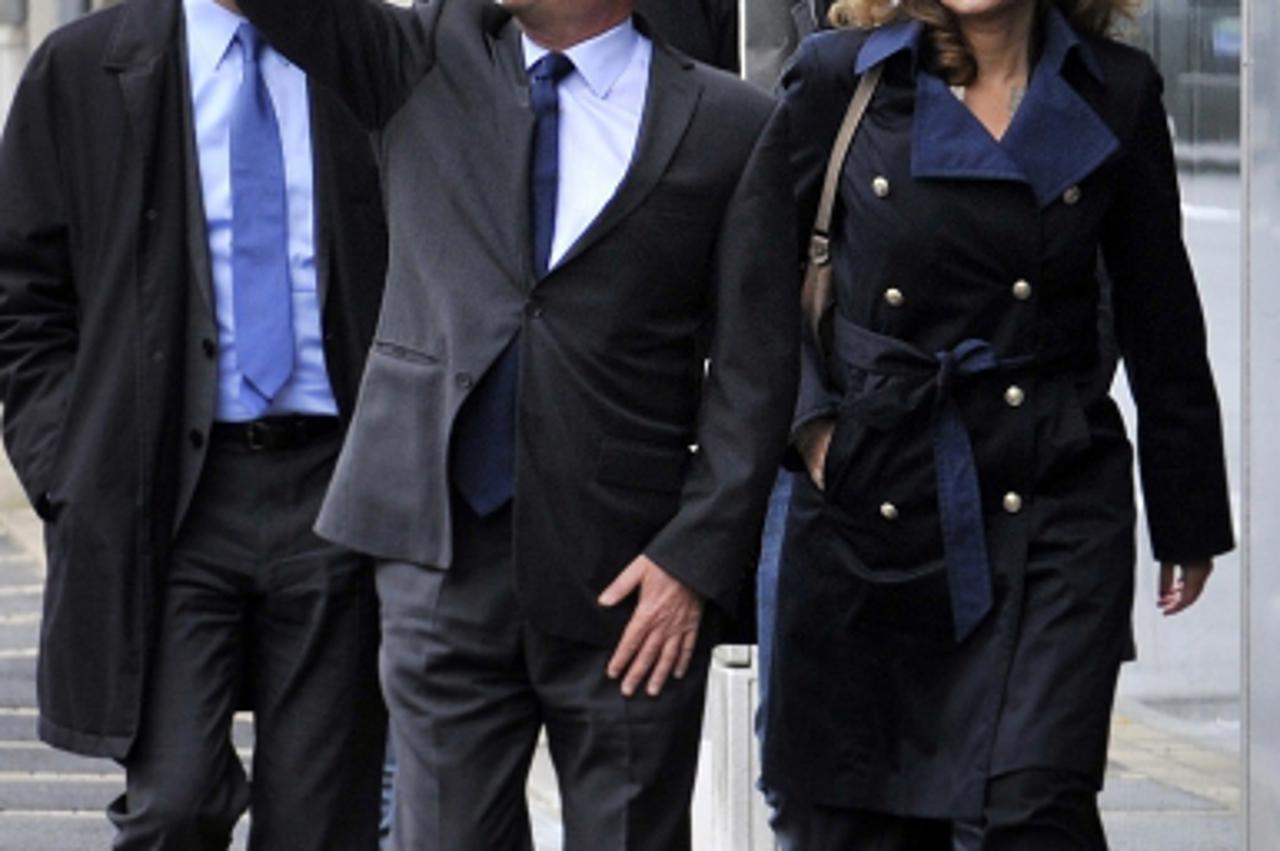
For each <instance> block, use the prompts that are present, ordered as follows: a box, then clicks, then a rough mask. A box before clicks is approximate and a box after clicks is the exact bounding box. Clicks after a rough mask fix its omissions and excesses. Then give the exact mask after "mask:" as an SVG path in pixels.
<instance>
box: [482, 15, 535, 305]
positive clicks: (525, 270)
mask: <svg viewBox="0 0 1280 851" xmlns="http://www.w3.org/2000/svg"><path fill="white" fill-rule="evenodd" d="M489 48H490V52H491V56H492V58H493V70H494V79H495V89H496V95H497V96H496V97H494V98H493V99H492V103H493V109H494V115H493V126H494V127H495V128H496V130H497V133H496V138H495V140H494V141H495V143H496V147H495V148H494V149H492V150H493V155H492V156H488V157H486V170H487V171H488V172H489V173H490V174H491V175H492V180H493V184H492V185H493V188H494V193H493V194H492V195H490V196H489V200H490V201H491V202H492V203H493V204H494V209H492V210H491V211H490V215H489V220H490V221H491V222H493V223H495V224H500V226H501V228H502V232H501V234H500V239H501V241H502V251H503V256H505V257H508V258H510V259H511V261H512V262H513V263H514V264H515V271H516V274H515V275H514V276H512V281H513V283H515V284H516V285H517V286H519V287H520V288H521V291H522V292H527V291H528V290H529V289H532V288H533V284H534V277H533V249H532V242H533V240H532V238H531V237H530V234H531V233H532V225H531V222H530V220H529V159H530V156H531V155H532V150H533V112H532V111H531V110H530V108H529V77H528V75H527V74H526V72H525V67H524V50H523V49H522V48H521V45H520V27H519V26H518V25H517V24H516V22H515V20H514V19H511V18H509V17H508V18H505V20H504V19H498V21H497V22H496V23H495V25H494V26H493V28H492V29H491V30H490V36H489Z"/></svg>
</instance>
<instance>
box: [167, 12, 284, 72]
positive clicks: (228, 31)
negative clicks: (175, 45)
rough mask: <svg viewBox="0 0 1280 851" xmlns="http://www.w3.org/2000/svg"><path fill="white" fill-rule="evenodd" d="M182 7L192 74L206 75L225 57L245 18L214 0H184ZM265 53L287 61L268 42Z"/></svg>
mask: <svg viewBox="0 0 1280 851" xmlns="http://www.w3.org/2000/svg"><path fill="white" fill-rule="evenodd" d="M182 6H183V10H184V12H185V14H186V25H187V49H188V50H189V52H190V62H191V69H192V73H193V74H194V75H196V76H199V77H207V76H209V75H211V74H213V72H214V71H216V70H217V69H218V66H220V65H221V64H222V60H224V59H226V57H227V54H228V53H229V52H230V50H231V47H232V43H233V41H234V39H235V37H236V30H237V29H239V27H240V25H241V24H243V23H244V22H245V20H246V19H245V18H244V17H242V16H240V15H237V14H236V13H235V12H232V11H231V10H230V9H228V8H227V7H225V6H222V5H220V4H218V3H217V2H215V0H183V2H182ZM266 54H267V55H268V56H274V57H276V58H277V59H278V61H280V62H281V63H283V64H288V62H287V60H285V58H284V57H283V56H281V55H280V54H278V53H276V52H275V51H274V50H273V49H271V47H270V46H269V45H268V46H267V48H266Z"/></svg>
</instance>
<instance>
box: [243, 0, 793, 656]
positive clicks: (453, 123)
mask: <svg viewBox="0 0 1280 851" xmlns="http://www.w3.org/2000/svg"><path fill="white" fill-rule="evenodd" d="M242 5H243V7H244V8H245V9H246V10H247V12H248V14H249V16H250V18H251V19H254V20H255V22H256V23H257V24H258V25H259V26H260V27H261V28H262V29H263V30H264V31H265V32H266V33H268V34H269V35H270V36H271V38H272V40H273V42H274V43H276V44H278V45H280V46H281V49H282V50H284V52H285V53H286V54H288V55H290V56H291V57H292V58H293V59H294V60H295V61H297V62H298V63H299V64H300V65H301V66H302V67H304V68H306V69H308V71H309V72H310V73H312V74H313V75H314V76H315V77H316V78H318V79H321V80H325V81H329V82H330V83H331V84H332V85H334V86H335V87H336V88H337V90H339V91H340V92H341V93H342V95H343V97H344V98H345V100H346V102H347V103H348V104H349V105H350V106H351V108H352V109H353V111H354V112H355V113H356V114H357V115H359V116H360V118H361V119H362V120H363V121H364V122H365V123H366V125H367V126H368V127H370V128H373V129H376V130H378V131H379V132H380V135H381V162H382V167H383V181H384V186H385V191H386V195H387V205H388V221H389V223H390V228H391V265H390V270H389V274H388V281H387V294H386V302H385V304H384V309H383V311H382V316H381V319H380V321H379V324H378V331H377V338H376V340H375V342H374V348H373V352H372V353H371V355H370V359H369V365H368V368H367V370H366V372H365V377H364V383H363V385H362V387H361V391H360V400H359V403H358V405H357V408H356V415H355V420H354V422H353V424H352V429H351V432H350V434H349V435H348V438H347V442H346V446H345V448H344V451H343V453H342V456H341V457H340V459H339V461H338V469H337V472H336V473H335V476H334V481H333V485H332V487H331V488H330V492H329V498H328V500H327V502H326V504H325V507H324V509H323V510H322V512H321V517H320V523H319V526H318V529H319V531H320V532H321V534H322V535H325V536H326V537H329V538H331V539H332V540H334V541H336V542H338V543H341V544H345V545H347V546H349V547H351V548H353V549H356V550H360V551H363V552H366V553H370V554H372V555H374V556H377V557H379V558H383V559H392V560H402V561H410V562H415V563H418V564H425V565H435V566H439V567H447V566H448V565H449V564H450V562H451V560H452V555H453V547H452V537H451V522H450V496H449V466H448V458H449V440H450V435H451V432H452V429H453V427H454V424H455V418H456V415H457V413H458V410H459V408H460V407H461V405H462V404H463V402H464V401H465V400H466V399H467V397H468V394H469V393H470V392H471V390H472V389H473V388H474V387H475V385H476V382H477V380H478V379H479V378H480V377H481V376H482V375H484V373H485V371H486V370H487V369H488V368H489V366H490V364H492V363H493V362H494V360H495V358H496V357H497V356H498V354H499V353H500V352H502V351H503V349H504V347H505V346H507V344H508V343H509V342H510V341H511V340H512V339H513V337H515V335H516V334H517V332H518V333H519V345H520V347H521V348H520V369H521V372H520V377H519V424H518V434H517V461H516V495H515V509H514V510H515V519H514V524H515V532H514V534H515V554H514V559H515V569H516V578H517V583H518V586H519V593H520V599H521V602H522V604H523V606H524V608H525V611H526V612H527V613H528V616H529V617H530V618H531V619H532V620H533V621H534V622H535V623H536V624H538V625H539V627H540V628H542V629H545V630H547V631H548V632H551V633H554V634H557V635H561V636H565V637H569V638H575V639H578V640H582V641H587V642H592V643H601V644H607V643H611V642H613V641H615V640H616V639H617V636H618V634H619V632H620V630H621V628H622V626H623V624H624V623H625V620H626V618H627V617H628V614H629V613H628V612H626V611H622V610H610V611H604V610H601V609H600V607H599V606H597V605H596V603H595V599H596V596H597V595H598V594H599V592H600V591H601V590H602V589H603V588H604V587H605V586H606V585H607V584H608V583H609V582H611V581H612V580H613V579H614V578H615V577H616V576H617V574H618V573H619V572H620V571H621V570H622V569H623V568H624V567H626V565H627V564H628V563H629V562H630V561H631V560H632V559H633V558H635V557H636V556H637V555H638V554H640V553H641V552H645V553H647V554H648V555H649V556H650V557H652V558H653V559H654V560H655V561H656V562H657V563H658V564H660V565H662V566H663V567H664V568H666V569H667V570H668V571H670V572H671V573H672V574H674V575H675V576H676V577H678V578H679V579H681V580H682V581H684V582H685V583H686V584H688V585H689V586H691V587H692V588H693V589H695V590H696V591H698V592H699V593H701V594H702V595H703V596H704V597H706V598H708V599H709V600H711V601H712V602H714V603H718V604H720V606H721V607H722V608H732V607H733V605H734V602H735V600H736V597H737V591H738V586H739V584H740V582H741V580H742V577H743V576H744V573H745V569H746V567H747V565H748V564H749V562H750V561H751V559H752V554H753V551H754V548H755V541H756V538H757V533H758V531H759V526H760V522H761V519H762V517H763V511H764V507H765V501H766V497H767V495H768V492H769V488H770V485H771V484H772V479H773V476H774V467H775V465H776V464H777V462H778V459H779V456H780V452H781V448H782V446H783V445H784V443H785V437H786V431H787V424H786V420H787V419H788V416H787V413H786V412H785V411H784V410H783V409H784V408H786V407H787V406H788V405H789V404H790V402H791V400H792V399H793V398H794V390H795V379H796V363H797V351H798V344H797V327H798V325H797V323H798V321H799V320H798V318H797V311H798V307H797V300H796V294H797V291H798V283H797V281H796V267H795V263H794V261H793V258H792V256H791V252H790V250H789V248H790V234H791V233H792V232H793V231H794V216H793V214H792V205H791V197H790V191H789V188H788V187H787V185H786V174H785V167H786V164H785V159H784V152H783V151H781V150H780V149H765V148H760V149H755V143H756V139H757V136H758V133H759V131H760V129H761V128H762V127H763V125H764V123H765V121H766V119H767V118H768V116H769V114H770V111H771V109H772V103H771V101H770V99H769V98H768V97H766V96H765V95H763V94H761V93H759V92H757V91H755V90H754V89H752V88H751V87H750V86H748V85H747V84H745V83H743V82H741V81H739V80H737V79H735V78H733V77H731V76H729V75H727V74H724V73H722V72H719V71H714V70H711V69H709V68H707V67H705V66H703V65H699V64H697V63H694V62H692V61H690V60H689V59H687V58H685V57H684V56H682V55H680V54H678V53H676V52H674V51H673V50H672V49H670V48H668V47H667V46H665V45H664V44H663V43H661V42H660V41H659V42H657V43H656V44H655V47H654V52H653V62H652V67H651V75H652V76H651V80H650V85H649V92H648V99H647V102H646V106H645V114H644V116H643V120H642V125H641V129H640V136H639V140H638V143H637V149H636V153H635V155H634V158H633V161H632V163H631V166H630V168H629V170H628V172H627V174H626V177H625V179H624V181H623V183H622V185H621V186H620V187H619V188H618V191H617V193H616V194H615V196H614V197H613V198H612V200H610V202H609V203H608V205H607V206H606V207H605V208H604V210H603V211H602V212H601V213H600V215H599V217H598V218H597V219H596V220H595V221H594V222H593V223H592V224H591V226H590V228H589V229H588V230H587V232H586V233H585V234H583V235H582V237H581V238H580V239H579V240H578V241H577V242H576V243H575V244H574V245H573V246H572V247H571V248H570V250H569V251H568V253H567V254H566V256H565V257H564V259H563V260H562V261H561V262H560V264H559V265H558V266H557V267H556V268H554V269H553V270H552V271H551V272H550V273H549V274H548V275H547V276H546V277H544V278H542V279H541V280H540V281H535V280H534V276H533V272H532V268H531V262H530V241H531V240H530V226H529V222H528V210H529V202H528V194H527V193H528V184H529V180H528V165H529V150H530V143H531V132H532V127H533V116H532V113H531V111H530V109H529V107H528V84H527V78H526V73H525V70H524V64H523V60H522V52H521V48H520V31H519V29H518V27H517V26H516V24H515V22H514V21H513V20H511V18H510V17H509V15H508V13H507V12H505V11H504V10H503V9H502V8H501V7H499V6H497V5H496V4H494V3H492V2H490V0H443V2H428V3H423V4H419V5H417V6H415V7H414V8H413V9H401V8H397V7H393V6H387V5H379V4H374V3H367V2H365V0H253V2H246V3H243V4H242ZM753 149H755V150H754V153H753ZM749 164H750V165H749ZM535 284H536V286H535ZM706 358H709V359H710V368H709V371H704V359H706ZM694 444H696V445H697V451H696V452H693V453H691V452H690V446H691V445H694Z"/></svg>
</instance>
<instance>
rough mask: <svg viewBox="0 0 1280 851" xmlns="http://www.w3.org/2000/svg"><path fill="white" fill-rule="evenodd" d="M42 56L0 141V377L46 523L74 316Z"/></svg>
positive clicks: (16, 442) (51, 511)
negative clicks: (0, 375) (0, 372)
mask: <svg viewBox="0 0 1280 851" xmlns="http://www.w3.org/2000/svg"><path fill="white" fill-rule="evenodd" d="M47 60H48V54H47V53H46V52H43V51H42V52H37V54H36V55H35V56H34V57H33V58H32V60H31V63H30V65H29V66H28V70H27V72H26V74H25V75H24V77H23V80H22V82H21V83H20V84H19V86H18V90H17V93H16V94H15V96H14V100H13V103H12V106H11V108H10V111H9V118H8V122H7V124H6V126H5V130H4V136H3V140H0V371H2V376H3V377H2V378H0V383H2V384H3V386H4V441H5V447H6V449H7V450H8V453H9V460H10V462H11V463H12V464H13V467H14V470H15V471H16V472H17V474H18V478H19V480H20V481H21V482H22V486H23V488H24V490H25V491H26V492H27V498H28V499H29V500H30V501H31V504H32V506H33V507H35V509H36V511H37V513H39V514H40V516H41V517H42V518H43V519H45V520H46V521H51V520H53V519H54V517H55V515H56V511H57V502H56V498H55V496H54V495H53V491H54V489H55V485H54V482H53V481H52V475H53V468H54V455H55V452H56V449H57V443H58V436H59V434H60V433H61V423H62V421H63V419H64V417H65V415H66V410H67V400H68V397H69V392H70V385H71V378H72V372H73V370H74V368H75V360H76V342H77V321H76V294H75V287H74V286H73V280H72V269H71V264H70V260H69V240H70V228H69V226H68V223H67V215H66V209H65V204H64V200H63V196H62V187H61V184H60V180H59V175H60V174H61V169H60V168H59V163H58V156H57V150H58V145H57V134H56V133H55V132H54V130H53V128H52V127H51V126H50V122H51V121H52V120H53V116H54V115H56V111H55V102H56V100H57V98H56V95H55V93H54V92H53V91H52V89H53V86H52V84H51V82H50V80H49V75H48V74H47V66H48V61H47Z"/></svg>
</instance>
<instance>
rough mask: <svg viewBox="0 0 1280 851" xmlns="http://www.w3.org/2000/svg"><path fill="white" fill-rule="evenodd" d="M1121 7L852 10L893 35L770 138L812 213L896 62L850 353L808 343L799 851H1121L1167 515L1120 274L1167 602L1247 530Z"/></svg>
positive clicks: (881, 97) (867, 124) (943, 0)
mask: <svg viewBox="0 0 1280 851" xmlns="http://www.w3.org/2000/svg"><path fill="white" fill-rule="evenodd" d="M1121 2H1122V0H1043V2H1037V0H901V3H900V5H899V4H898V3H893V4H891V3H890V2H888V0H845V2H843V3H837V4H836V8H835V14H836V16H837V17H839V16H840V15H841V14H845V16H846V18H848V17H852V18H853V19H854V20H855V21H856V22H857V23H859V24H861V25H864V26H865V25H867V24H868V23H874V24H877V26H875V27H874V28H872V29H870V30H851V29H846V30H838V31H836V32H832V33H824V34H820V35H818V36H815V37H812V38H810V39H809V40H807V41H806V42H805V43H804V44H803V45H802V47H801V48H800V51H799V53H798V55H797V57H796V58H795V59H794V61H793V63H792V65H791V68H790V70H789V72H788V74H787V75H786V77H785V79H784V83H783V103H782V106H781V108H780V110H779V113H778V116H777V119H776V121H775V123H774V125H773V126H772V128H771V132H772V133H773V134H775V136H774V141H775V142H776V143H779V144H787V145H789V146H790V148H791V152H792V163H793V166H794V169H795V177H796V181H797V186H798V194H799V197H800V201H801V203H802V210H803V211H804V212H805V213H806V215H807V221H810V222H811V221H812V219H813V211H814V210H815V208H816V205H817V195H818V190H819V187H820V183H821V179H822V173H823V171H824V169H825V166H826V159H827V157H828V155H829V152H830V150H831V146H832V142H833V139H834V136H835V132H836V128H837V126H838V124H839V122H840V119H841V117H842V115H843V113H844V111H845V107H846V105H847V104H848V102H849V100H850V97H851V96H852V94H853V91H854V88H855V86H856V84H857V80H858V78H859V76H860V75H862V74H863V73H865V72H867V71H868V70H869V69H871V68H874V67H876V66H881V67H882V68H883V71H882V74H883V76H882V78H881V80H880V83H879V87H878V89H877V91H876V93H875V96H874V98H873V100H872V102H871V106H870V108H869V110H868V112H867V114H866V117H865V118H864V120H863V123H862V126H861V129H860V130H859V132H858V135H857V136H856V137H855V140H854V143H853V146H852V149H851V151H850V153H849V155H848V157H847V159H846V160H845V164H844V171H843V175H842V178H841V181H840V185H839V192H838V201H837V205H836V215H835V221H834V224H833V228H832V233H833V252H834V258H835V259H834V262H833V270H834V277H835V291H836V296H835V302H836V304H835V316H834V320H833V329H834V333H833V340H832V341H831V343H830V345H829V346H828V347H827V348H826V349H825V350H824V351H826V352H827V354H826V355H825V356H824V355H819V354H818V351H819V347H818V346H816V345H814V341H813V340H809V341H808V343H807V351H806V362H805V374H804V380H803V383H802V389H801V400H800V406H799V410H798V415H797V418H796V423H795V426H796V431H795V438H796V446H797V448H798V449H799V450H800V454H801V457H803V459H804V460H805V461H806V462H807V464H808V467H809V470H810V473H811V475H810V476H800V477H798V478H797V482H796V487H795V492H794V495H793V498H792V503H791V505H790V510H789V514H788V522H787V531H786V538H785V541H784V546H783V554H782V564H781V575H780V579H779V587H778V592H777V594H778V597H777V603H778V612H777V618H778V623H777V627H776V630H777V632H776V644H775V649H774V660H773V671H772V681H771V690H770V702H769V706H768V717H767V725H768V726H767V735H766V737H765V755H764V771H765V782H766V784H767V785H768V786H769V787H770V788H771V789H774V790H777V791H778V792H780V793H781V794H782V796H783V797H784V799H785V800H786V802H787V803H786V806H784V808H783V810H782V812H781V813H780V818H779V826H780V833H781V835H782V838H783V839H784V844H785V843H789V844H790V846H791V847H793V848H804V849H817V848H822V849H840V851H843V850H844V849H861V848H881V847H884V848H904V849H912V851H922V849H929V848H934V847H936V848H948V847H949V846H950V841H951V840H950V827H951V822H952V821H954V820H975V819H978V820H981V821H982V822H983V823H984V826H985V834H986V835H985V839H984V846H983V847H984V848H987V849H997V848H1000V849H1003V848H1016V849H1035V851H1052V849H1056V848H1082V849H1083V848H1105V847H1106V841H1105V838H1104V837H1103V833H1102V829H1101V825H1100V823H1099V821H1098V816H1097V804H1096V793H1097V790H1098V789H1099V788H1100V787H1101V783H1102V777H1103V772H1104V767H1105V762H1106V749H1107V733H1108V727H1109V718H1110V713H1111V707H1112V699H1113V695H1114V690H1115V683H1116V679H1117V676H1118V672H1119V667H1120V664H1121V662H1122V661H1123V660H1124V659H1125V658H1126V657H1127V655H1128V654H1129V653H1130V651H1131V627H1130V611H1131V608H1132V604H1133V593H1134V589H1133V564H1134V558H1135V544H1134V535H1135V529H1134V526H1135V508H1134V494H1133V485H1132V475H1133V474H1132V468H1133V453H1132V451H1131V448H1130V444H1129V441H1128V438H1127V437H1126V434H1125V431H1124V427H1123V424H1122V422H1121V418H1120V415H1119V413H1118V411H1117V408H1116V406H1115V404H1114V402H1113V401H1112V400H1111V398H1110V397H1109V395H1108V391H1109V388H1110V384H1111V378H1112V373H1113V366H1114V361H1113V360H1112V359H1111V358H1108V357H1106V356H1103V355H1102V354H1101V352H1102V351H1103V350H1105V349H1106V347H1105V346H1104V345H1103V344H1102V343H1100V340H1099V315H1100V290H1101V286H1100V280H1101V279H1102V278H1103V277H1107V278H1109V279H1110V281H1111V287H1110V289H1111V302H1112V309H1113V312H1114V320H1115V335H1116V341H1117V342H1118V344H1119V349H1120V354H1121V355H1122V356H1123V359H1124V363H1125V365H1126V368H1127V370H1128V375H1129V381H1130V386H1131V387H1132V390H1133V394H1134V397H1135V401H1136V404H1137V409H1138V417H1139V423H1138V441H1137V444H1138V456H1139V466H1140V470H1141V480H1142V486H1143V493H1144V496H1145V506H1146V513H1147V520H1148V526H1149V532H1150V535H1151V541H1152V545H1153V549H1154V552H1155V555H1156V557H1157V558H1158V559H1160V560H1161V562H1162V563H1163V567H1162V576H1163V577H1164V581H1163V582H1162V585H1163V588H1162V596H1161V597H1160V600H1159V602H1160V605H1161V606H1162V607H1163V608H1164V609H1165V611H1166V612H1169V613H1172V612H1174V611H1177V610H1179V609H1181V608H1184V607H1185V606H1186V605H1189V604H1190V603H1191V602H1193V601H1194V598H1195V596H1197V595H1198V593H1199V590H1200V588H1201V587H1202V585H1203V583H1204V580H1205V578H1206V577H1207V575H1208V572H1209V570H1210V569H1211V559H1212V557H1213V556H1215V555H1217V554H1220V553H1222V552H1224V551H1226V550H1228V549H1230V548H1231V546H1232V531H1231V524H1230V517H1229V507H1228V500H1227V487H1226V480H1225V472H1224V464H1223V453H1222V435H1221V425H1220V416H1219V410H1218V402H1217V398H1216V393H1215V390H1214V385H1213V380H1212V378H1211V375H1210V371H1209V366H1208V362H1207V359H1206V344H1205V331H1204V323H1203V318H1202V315H1201V309H1200V304H1199V300H1198V297H1197V294H1196V287H1195V282H1194V280H1193V278H1192V273H1191V269H1190V265H1189V263H1188V260H1187V255H1186V250H1185V248H1184V246H1183V242H1182V238H1181V222H1180V213H1179V199H1178V191H1177V186H1176V174H1175V167H1174V160H1173V153H1172V148H1171V143H1170V139H1169V132H1168V125H1167V120H1166V117H1165V113H1164V109H1163V107H1162V105H1161V80H1160V77H1159V74H1158V72H1157V71H1156V69H1155V67H1154V66H1153V64H1152V62H1151V61H1150V59H1149V58H1148V57H1147V56H1146V55H1145V54H1143V53H1141V52H1139V51H1137V50H1135V49H1133V48H1130V47H1126V46H1122V45H1120V44H1118V43H1117V42H1115V41H1112V40H1110V39H1108V38H1105V37H1103V36H1102V35H1100V33H1101V32H1102V31H1103V30H1105V28H1106V26H1107V24H1108V22H1109V20H1110V18H1111V16H1112V13H1113V12H1122V11H1124V10H1123V9H1121V8H1119V7H1120V6H1121ZM984 16H985V17H984ZM1019 16H1021V17H1019ZM1019 26H1022V27H1023V29H1022V38H1023V42H1022V44H1023V45H1025V47H1024V48H1023V49H1022V50H1021V55H1019V53H1018V50H1017V49H1014V50H1010V49H1009V48H1010V43H1009V40H1008V37H1009V35H1010V33H1012V34H1013V42H1012V45H1013V47H1014V48H1017V44H1018V43H1017V36H1018V27H1019ZM1001 27H1003V28H1004V29H1003V30H1002V29H1001ZM993 32H994V33H995V36H994V37H993V36H992V33H993ZM1001 35H1003V36H1005V37H1006V38H1005V42H1004V43H1002V42H1000V36H1001ZM1002 49H1003V52H1002ZM983 51H986V53H985V54H984V52H983ZM957 57H958V58H957ZM993 57H994V58H993ZM1020 59H1021V62H1022V68H1021V71H1022V76H1021V77H1019V76H1018V71H1019V70H1020V69H1019V60H1020ZM988 60H990V61H991V62H992V64H993V65H994V66H995V67H996V70H999V71H1004V72H1009V73H1006V74H1005V75H1004V76H1003V77H1001V76H1000V75H999V74H996V75H994V76H992V75H987V76H984V74H986V72H987V70H989V69H987V68H985V67H984V65H983V63H984V61H988ZM1005 60H1007V61H1006V63H1005V65H1004V66H1001V65H1000V62H1001V61H1005ZM993 79H994V80H995V84H993V83H992V80H993ZM1007 79H1012V80H1013V81H1014V85H1012V86H1009V87H1008V89H1007V91H1006V92H1005V93H1004V94H1003V95H1001V94H1000V90H999V86H998V84H999V83H1002V82H1004V81H1005V80H1007ZM993 85H994V86H995V87H994V88H993ZM993 93H994V94H993ZM1000 97H1007V98H1008V100H1007V102H1006V103H1005V106H1004V109H1005V110H1006V111H1007V112H1006V114H1005V115H1004V116H1003V120H1001V115H1000V110H1001V101H1000ZM833 427H834V433H833ZM828 439H829V443H828V442H827V441H828ZM877 843H883V844H877Z"/></svg>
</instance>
